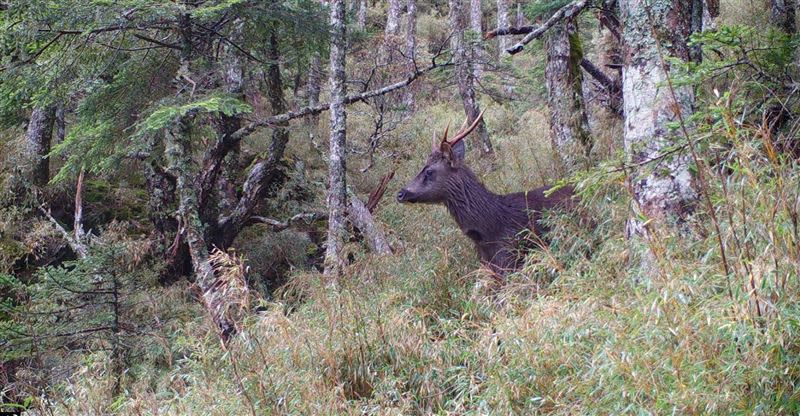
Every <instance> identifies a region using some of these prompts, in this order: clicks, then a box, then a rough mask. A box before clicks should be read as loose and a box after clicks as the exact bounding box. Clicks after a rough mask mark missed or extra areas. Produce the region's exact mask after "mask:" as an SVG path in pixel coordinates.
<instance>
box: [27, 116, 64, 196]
mask: <svg viewBox="0 0 800 416" xmlns="http://www.w3.org/2000/svg"><path fill="white" fill-rule="evenodd" d="M55 120H56V106H54V105H50V106H45V107H34V109H33V112H32V113H31V118H30V121H29V122H28V128H27V130H26V131H25V150H24V157H23V163H22V164H21V165H20V167H21V168H22V170H23V171H24V180H25V181H30V182H29V183H30V184H32V185H33V186H35V187H37V188H38V187H42V186H45V185H47V182H48V181H49V180H50V159H49V158H48V157H47V154H48V153H50V141H51V140H52V137H53V125H54V123H55Z"/></svg>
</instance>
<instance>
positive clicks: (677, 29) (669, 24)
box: [620, 0, 698, 261]
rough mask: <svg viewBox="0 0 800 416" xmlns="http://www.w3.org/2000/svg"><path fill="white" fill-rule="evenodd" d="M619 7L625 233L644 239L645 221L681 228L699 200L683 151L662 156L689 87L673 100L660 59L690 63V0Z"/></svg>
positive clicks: (630, 1) (687, 107)
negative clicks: (626, 166)
mask: <svg viewBox="0 0 800 416" xmlns="http://www.w3.org/2000/svg"><path fill="white" fill-rule="evenodd" d="M620 9H621V15H622V21H623V26H624V31H623V39H624V41H623V47H624V56H625V63H624V68H623V81H622V82H623V97H624V98H623V101H624V110H625V132H624V143H625V152H626V154H627V157H628V162H629V163H630V164H631V165H632V166H635V167H634V168H632V170H631V171H629V175H630V176H629V185H630V188H631V191H632V193H633V198H634V206H633V212H632V214H631V216H630V218H629V220H628V225H627V235H628V236H629V237H631V238H639V237H643V236H647V235H648V230H647V225H646V222H647V221H648V219H653V220H657V221H668V222H671V223H677V225H682V224H684V223H685V221H686V220H687V219H688V217H689V216H690V215H691V214H692V212H693V210H694V207H695V205H696V201H697V198H698V194H697V192H696V190H695V188H694V180H693V176H692V173H691V172H690V158H689V156H688V155H687V152H675V153H674V154H669V155H668V154H665V152H666V151H668V150H669V149H671V148H672V147H673V146H674V145H676V143H681V142H683V139H684V138H683V137H682V136H681V134H680V133H678V132H674V131H672V130H671V129H670V127H669V126H668V125H669V124H671V123H674V122H677V121H679V116H681V117H683V119H688V117H689V116H690V115H691V113H692V104H693V101H694V95H693V91H692V88H691V87H685V86H679V87H675V89H674V96H675V99H673V93H672V91H671V90H670V88H669V87H668V83H667V81H668V76H669V73H668V72H667V71H668V67H666V65H665V64H664V63H663V60H662V57H663V58H665V57H666V56H667V55H669V56H674V57H677V58H680V59H683V60H684V61H686V60H688V59H689V47H688V46H687V40H688V38H689V34H690V33H691V24H692V15H691V2H683V1H678V0H658V1H646V0H622V1H620ZM654 28H655V30H654ZM679 131H680V130H679ZM639 213H641V214H642V215H638V214H639ZM645 261H647V260H645Z"/></svg>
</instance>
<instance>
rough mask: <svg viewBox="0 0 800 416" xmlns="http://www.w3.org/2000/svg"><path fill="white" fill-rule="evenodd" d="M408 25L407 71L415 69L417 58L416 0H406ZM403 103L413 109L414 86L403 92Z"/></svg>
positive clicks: (410, 71)
mask: <svg viewBox="0 0 800 416" xmlns="http://www.w3.org/2000/svg"><path fill="white" fill-rule="evenodd" d="M406 9H407V15H408V26H407V27H406V57H407V58H408V60H409V61H408V72H409V73H412V74H413V73H414V72H415V71H416V69H417V68H416V62H415V61H416V58H417V0H407V3H406ZM405 103H406V107H408V109H409V110H413V109H414V87H413V86H409V87H408V88H407V89H406V93H405Z"/></svg>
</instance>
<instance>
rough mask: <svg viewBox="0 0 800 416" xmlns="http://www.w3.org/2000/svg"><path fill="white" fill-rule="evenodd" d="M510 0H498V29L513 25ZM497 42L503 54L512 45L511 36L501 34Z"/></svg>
mask: <svg viewBox="0 0 800 416" xmlns="http://www.w3.org/2000/svg"><path fill="white" fill-rule="evenodd" d="M508 2H509V0H497V29H501V28H507V27H509V26H511V24H510V23H511V20H510V19H509V17H508ZM497 42H498V43H497V45H498V46H497V48H498V49H499V50H500V55H501V56H502V54H503V51H505V50H506V49H508V47H509V46H511V38H509V37H508V36H500V37H498V40H497Z"/></svg>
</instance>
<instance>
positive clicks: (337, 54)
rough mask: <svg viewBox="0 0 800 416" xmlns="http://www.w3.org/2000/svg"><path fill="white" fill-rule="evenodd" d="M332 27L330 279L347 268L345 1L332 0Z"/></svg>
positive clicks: (327, 269)
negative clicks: (344, 250)
mask: <svg viewBox="0 0 800 416" xmlns="http://www.w3.org/2000/svg"><path fill="white" fill-rule="evenodd" d="M394 1H396V0H394ZM331 28H332V31H331V52H330V54H331V69H330V86H331V107H330V108H331V134H330V154H329V163H328V181H329V189H328V198H327V199H328V239H327V244H326V251H325V271H324V274H325V276H326V277H327V278H329V279H335V278H338V277H339V276H341V275H342V272H343V269H344V258H343V248H344V243H345V239H346V237H347V231H346V229H345V210H346V208H347V175H346V173H347V167H346V155H345V134H346V122H347V114H346V112H345V102H344V100H345V97H346V95H347V89H346V84H345V82H346V78H345V58H346V47H347V44H346V39H345V36H346V31H345V13H344V0H332V1H331ZM387 32H388V25H387Z"/></svg>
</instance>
